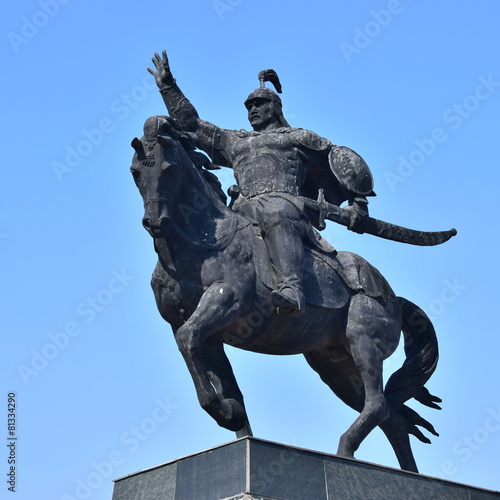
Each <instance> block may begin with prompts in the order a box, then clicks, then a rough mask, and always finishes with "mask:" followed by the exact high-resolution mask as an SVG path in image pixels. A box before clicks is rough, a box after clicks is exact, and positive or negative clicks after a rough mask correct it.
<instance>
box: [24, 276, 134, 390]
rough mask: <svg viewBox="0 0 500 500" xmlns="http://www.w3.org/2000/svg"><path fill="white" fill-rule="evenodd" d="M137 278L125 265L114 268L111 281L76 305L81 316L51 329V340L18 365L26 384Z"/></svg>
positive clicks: (76, 312)
mask: <svg viewBox="0 0 500 500" xmlns="http://www.w3.org/2000/svg"><path fill="white" fill-rule="evenodd" d="M133 279H134V276H131V275H129V274H128V273H127V271H126V270H125V268H122V270H121V271H117V270H116V269H113V270H112V271H111V278H110V279H109V280H108V283H107V285H106V286H105V287H104V288H101V289H100V290H98V291H97V293H96V294H94V295H93V296H92V297H87V298H86V299H85V300H84V301H82V302H80V303H79V304H78V305H77V306H76V308H75V315H76V316H77V318H78V319H73V320H70V321H67V322H66V324H65V325H64V327H63V328H61V329H60V330H59V331H56V332H54V333H52V332H51V333H49V334H48V335H47V337H48V339H49V340H48V341H47V342H46V343H45V344H44V345H43V346H42V347H41V348H39V349H32V350H31V353H30V356H31V360H30V361H29V362H27V363H21V364H19V365H18V366H17V372H18V374H19V376H20V377H21V380H22V381H23V383H24V385H28V384H29V382H30V380H31V379H32V378H33V377H35V378H36V377H38V375H40V373H41V372H42V371H43V370H45V369H46V368H47V367H48V366H49V364H50V363H51V362H52V361H53V360H54V359H56V358H57V357H58V356H59V354H61V352H63V351H64V350H66V349H67V348H68V346H69V345H70V344H71V342H72V340H73V339H74V338H75V337H78V335H80V334H81V333H82V332H83V330H84V325H88V324H90V323H92V322H93V321H94V320H95V319H96V318H97V316H98V315H99V314H100V313H102V312H103V311H104V310H105V309H106V307H107V306H109V305H110V304H111V302H113V300H114V299H115V297H116V296H117V295H118V294H120V293H122V292H123V291H124V290H125V289H126V288H127V287H128V286H129V284H130V282H131V281H132V280H133Z"/></svg>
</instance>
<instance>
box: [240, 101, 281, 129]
mask: <svg viewBox="0 0 500 500" xmlns="http://www.w3.org/2000/svg"><path fill="white" fill-rule="evenodd" d="M246 107H247V109H248V120H249V121H250V124H251V125H252V127H253V128H254V130H265V129H266V128H267V127H268V126H269V125H270V124H272V123H275V122H277V119H276V115H275V114H274V110H273V106H272V103H271V101H270V100H268V99H262V98H260V97H257V98H255V99H252V100H251V101H248V102H247V103H246Z"/></svg>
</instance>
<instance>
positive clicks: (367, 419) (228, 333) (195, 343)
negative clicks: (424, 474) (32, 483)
mask: <svg viewBox="0 0 500 500" xmlns="http://www.w3.org/2000/svg"><path fill="white" fill-rule="evenodd" d="M181 139H182V138H181V137H179V135H178V132H177V131H176V129H175V128H174V126H173V124H172V122H171V121H170V119H169V118H167V117H159V116H157V117H152V118H149V119H148V120H147V121H146V124H145V126H144V136H143V137H142V138H141V139H137V138H135V139H134V140H133V141H132V146H133V148H134V149H135V154H134V157H133V161H132V167H131V171H132V174H133V177H134V180H135V183H136V185H137V187H138V189H139V191H140V193H141V196H142V198H143V200H144V207H145V213H144V217H143V225H144V227H145V228H146V230H147V231H148V232H149V234H150V235H151V236H152V237H153V239H154V246H155V250H156V252H157V253H158V263H157V265H156V268H155V270H154V272H153V277H152V282H151V283H152V288H153V291H154V295H155V299H156V303H157V306H158V309H159V312H160V314H161V315H162V317H163V318H164V319H165V321H167V322H168V323H169V324H170V325H171V327H172V330H173V333H174V336H175V340H176V342H177V345H178V347H179V350H180V352H181V353H182V356H183V357H184V360H185V362H186V365H187V367H188V369H189V372H190V374H191V377H192V379H193V382H194V385H195V388H196V393H197V396H198V400H199V403H200V405H201V407H202V408H203V409H204V410H205V411H207V412H208V413H209V415H210V416H212V417H213V418H214V419H215V420H216V421H217V423H218V424H219V425H220V426H222V427H225V428H226V429H229V430H232V431H234V432H236V436H237V437H244V436H251V435H252V431H251V427H250V423H249V421H248V417H247V413H246V410H245V404H244V401H243V395H242V393H241V391H240V389H239V388H238V384H237V382H236V379H235V376H234V374H233V370H232V368H231V365H230V363H229V360H228V358H227V357H226V354H225V352H224V344H228V345H231V346H234V347H238V348H241V349H245V350H248V351H253V352H258V353H266V354H300V353H302V354H304V356H305V358H306V360H307V362H308V363H309V365H310V366H311V368H312V369H313V370H315V371H316V372H317V373H318V374H319V376H320V377H321V379H322V380H323V382H325V383H326V384H327V385H328V386H329V387H330V388H331V390H332V391H333V392H334V393H335V394H336V395H337V396H338V397H339V398H340V399H341V400H342V401H343V402H344V403H346V404H347V405H349V406H350V407H351V408H353V409H355V410H357V411H358V412H359V416H358V417H357V418H356V420H355V421H354V423H353V424H352V425H351V426H350V427H349V429H347V431H346V432H344V434H342V436H341V438H340V442H339V446H338V450H337V454H338V455H340V456H344V457H353V456H354V452H355V451H356V450H357V449H358V447H359V445H360V444H361V442H362V441H363V440H364V439H365V437H366V436H367V435H368V434H369V433H370V432H371V431H372V430H373V429H374V428H375V427H376V426H379V427H380V428H381V429H382V431H383V432H384V433H385V435H386V436H387V438H388V439H389V441H390V443H391V445H392V447H393V449H394V451H395V453H396V456H397V458H398V461H399V464H400V466H401V468H402V469H406V470H409V471H414V472H417V466H416V463H415V460H414V457H413V453H412V451H411V447H410V440H409V434H413V435H415V436H416V437H417V438H418V439H420V440H421V441H423V442H430V441H429V440H428V438H427V437H425V436H424V435H423V434H422V432H421V431H420V430H419V429H418V427H417V426H421V427H423V428H425V429H426V430H428V431H429V432H431V433H432V434H435V435H437V433H436V431H435V430H434V428H433V426H432V425H431V424H430V423H429V422H427V421H426V420H424V419H423V418H422V417H421V416H420V415H419V414H418V413H417V412H415V411H414V410H412V409H411V408H409V407H408V406H407V405H406V404H405V403H406V402H407V401H408V400H409V399H411V398H414V399H415V400H417V401H419V402H420V403H422V404H424V405H426V406H429V407H432V408H439V406H438V405H437V404H436V402H439V401H440V399H439V398H437V397H435V396H432V395H431V394H430V393H429V392H428V390H427V389H426V388H425V387H424V384H425V383H426V382H427V380H428V379H429V377H430V376H431V375H432V373H433V372H434V370H435V367H436V364H437V360H438V346H437V339H436V334H435V331H434V328H433V326H432V324H431V321H430V320H429V318H428V317H427V315H426V314H425V313H424V312H423V311H422V310H421V309H420V308H418V307H417V306H416V305H414V304H413V303H411V302H410V301H408V300H406V299H404V298H401V297H396V295H395V294H394V292H393V291H392V289H391V287H390V286H389V284H388V283H387V281H386V280H385V279H384V278H383V277H382V275H381V274H380V273H379V272H378V271H377V270H376V269H375V268H374V267H373V266H371V265H370V264H369V263H368V262H366V261H365V260H364V259H362V258H361V257H360V256H358V255H356V254H352V253H349V252H338V253H337V252H335V251H334V250H333V249H332V248H331V247H330V246H329V245H328V244H327V243H326V242H324V241H321V239H320V237H319V235H317V238H318V244H317V245H312V244H311V245H310V246H309V248H307V249H306V263H305V272H304V291H305V296H306V299H307V303H306V307H305V314H303V315H302V316H300V317H293V316H291V315H288V314H278V313H277V311H276V308H275V307H274V306H273V305H272V301H271V293H272V283H270V282H269V280H270V278H269V276H270V275H272V273H271V272H270V268H269V263H268V261H267V259H266V258H265V257H264V255H265V253H264V252H265V248H264V243H263V241H262V237H261V236H260V234H259V229H258V228H257V227H255V225H253V224H252V223H251V222H250V221H248V220H247V219H245V218H243V217H241V216H240V215H238V214H236V213H234V212H233V211H232V210H231V209H230V208H229V207H227V206H226V205H225V203H224V202H223V201H222V200H221V197H220V196H219V195H218V194H217V193H216V190H214V189H213V187H212V186H211V183H210V182H208V181H207V176H206V175H203V171H202V169H200V167H199V166H195V165H194V164H193V161H192V159H191V156H190V155H189V152H188V151H186V149H185V148H184V146H183V144H182V143H181ZM353 277H354V278H353ZM355 284H356V285H355ZM360 285H361V286H360ZM401 332H402V333H403V337H404V346H405V353H406V360H405V361H404V364H403V365H402V367H401V368H400V369H399V370H397V371H396V372H395V373H394V374H392V376H391V377H390V379H389V380H388V382H387V384H386V386H385V388H384V385H383V379H382V364H383V361H384V360H385V359H386V358H388V357H389V356H390V355H391V354H392V353H393V352H394V350H395V349H396V347H397V345H398V343H399V339H400V337H401Z"/></svg>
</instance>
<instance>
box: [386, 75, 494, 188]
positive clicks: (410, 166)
mask: <svg viewBox="0 0 500 500" xmlns="http://www.w3.org/2000/svg"><path fill="white" fill-rule="evenodd" d="M478 82H479V83H478V84H477V85H476V87H475V88H474V90H473V92H472V93H471V94H469V95H468V96H466V97H465V98H464V99H463V100H462V101H461V102H459V103H454V104H453V105H452V106H450V107H449V108H447V109H446V110H445V111H444V112H443V114H442V120H443V122H444V123H445V124H446V127H436V128H434V129H433V130H432V131H431V132H430V134H428V135H427V137H424V138H423V139H418V138H417V139H415V140H414V141H413V142H414V144H415V146H416V148H415V149H413V150H412V151H410V152H409V153H408V154H406V155H405V156H403V155H399V156H398V157H397V162H398V165H397V167H396V171H392V170H386V171H385V173H384V177H385V180H386V181H387V184H388V185H389V189H390V190H391V191H394V190H395V188H396V186H397V185H398V184H401V183H403V182H405V181H406V180H407V179H408V178H409V177H411V176H412V175H413V174H414V173H415V171H416V169H417V167H421V166H422V165H423V164H424V163H425V161H426V160H427V159H428V158H429V157H430V156H432V155H433V154H434V153H435V152H436V150H437V149H438V146H439V145H440V144H443V143H444V142H446V141H447V140H448V138H449V137H450V131H456V130H458V129H459V128H460V127H461V126H462V125H463V123H464V122H465V121H466V120H468V119H469V118H470V117H471V116H472V115H473V114H474V113H475V112H476V111H477V110H478V109H479V108H480V106H481V103H483V102H484V101H486V100H488V99H489V98H490V97H491V96H492V95H493V94H494V93H495V92H496V90H497V89H498V88H499V87H500V81H495V80H494V79H493V75H492V74H489V75H488V76H487V77H484V76H479V77H478ZM447 127H448V130H447Z"/></svg>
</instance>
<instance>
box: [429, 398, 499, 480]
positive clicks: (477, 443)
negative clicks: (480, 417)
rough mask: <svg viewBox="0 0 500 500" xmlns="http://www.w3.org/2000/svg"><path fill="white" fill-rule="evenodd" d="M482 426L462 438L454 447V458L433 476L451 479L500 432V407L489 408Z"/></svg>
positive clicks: (443, 464) (433, 473)
mask: <svg viewBox="0 0 500 500" xmlns="http://www.w3.org/2000/svg"><path fill="white" fill-rule="evenodd" d="M486 414H487V415H486V417H485V418H484V421H483V422H482V424H481V425H480V426H478V427H477V428H476V429H474V430H473V431H472V432H470V433H468V434H466V435H464V436H462V438H461V439H460V440H458V441H457V442H456V443H455V444H454V445H453V447H452V452H453V455H454V457H453V458H449V459H447V460H444V461H443V462H442V463H441V465H440V467H439V469H438V470H436V471H434V472H432V474H431V475H432V476H436V477H441V478H443V479H449V478H450V477H452V476H454V475H455V474H456V473H457V472H458V471H459V469H460V465H463V464H465V463H467V462H468V461H469V460H471V459H472V458H473V457H474V455H476V454H477V453H478V452H479V451H480V450H481V449H482V448H483V447H484V446H485V445H486V444H487V443H488V442H489V441H490V440H491V439H492V438H493V437H494V436H496V435H497V434H498V432H499V431H500V406H499V407H498V408H497V409H496V410H495V409H494V408H488V410H487V411H486Z"/></svg>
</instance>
